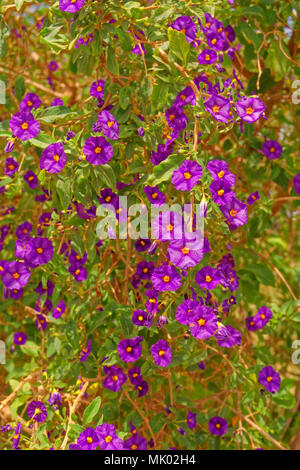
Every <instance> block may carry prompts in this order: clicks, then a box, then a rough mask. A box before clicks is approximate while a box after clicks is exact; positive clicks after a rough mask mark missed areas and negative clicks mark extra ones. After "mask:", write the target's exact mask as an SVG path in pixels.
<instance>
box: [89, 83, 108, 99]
mask: <svg viewBox="0 0 300 470" xmlns="http://www.w3.org/2000/svg"><path fill="white" fill-rule="evenodd" d="M104 85H105V80H98V81H97V82H93V83H92V85H91V88H90V95H91V96H94V97H95V98H104Z"/></svg>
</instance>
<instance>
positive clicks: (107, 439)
mask: <svg viewBox="0 0 300 470" xmlns="http://www.w3.org/2000/svg"><path fill="white" fill-rule="evenodd" d="M104 440H105V442H107V443H108V442H110V441H112V437H111V436H106V438H105V439H104Z"/></svg>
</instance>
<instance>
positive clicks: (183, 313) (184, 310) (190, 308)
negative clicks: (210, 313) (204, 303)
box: [176, 299, 200, 325]
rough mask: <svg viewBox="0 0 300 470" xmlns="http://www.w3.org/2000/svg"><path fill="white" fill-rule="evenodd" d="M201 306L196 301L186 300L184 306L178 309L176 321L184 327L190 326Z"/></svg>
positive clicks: (179, 306)
mask: <svg viewBox="0 0 300 470" xmlns="http://www.w3.org/2000/svg"><path fill="white" fill-rule="evenodd" d="M199 305H200V304H199V302H197V301H196V300H190V299H187V300H184V301H183V302H182V304H180V305H178V307H177V312H176V320H177V321H178V322H179V323H181V324H182V325H189V324H190V323H191V321H192V316H193V315H194V313H195V311H196V310H197V308H198V306H199Z"/></svg>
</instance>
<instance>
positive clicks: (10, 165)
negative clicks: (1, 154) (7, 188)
mask: <svg viewBox="0 0 300 470" xmlns="http://www.w3.org/2000/svg"><path fill="white" fill-rule="evenodd" d="M18 169H19V163H18V162H16V160H14V159H13V158H11V157H8V158H7V159H6V160H5V167H4V174H5V175H7V176H10V177H11V178H12V177H13V175H14V174H15V172H16V171H18Z"/></svg>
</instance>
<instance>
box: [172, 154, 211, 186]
mask: <svg viewBox="0 0 300 470" xmlns="http://www.w3.org/2000/svg"><path fill="white" fill-rule="evenodd" d="M202 173H203V172H202V167H201V166H200V165H199V163H197V162H193V161H190V160H185V161H184V162H183V163H182V165H181V166H180V167H179V168H178V170H174V172H173V175H172V183H173V184H174V186H175V188H176V189H178V190H179V191H190V190H191V189H192V188H193V187H194V186H195V185H196V184H197V183H198V181H200V179H201V177H202Z"/></svg>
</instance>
